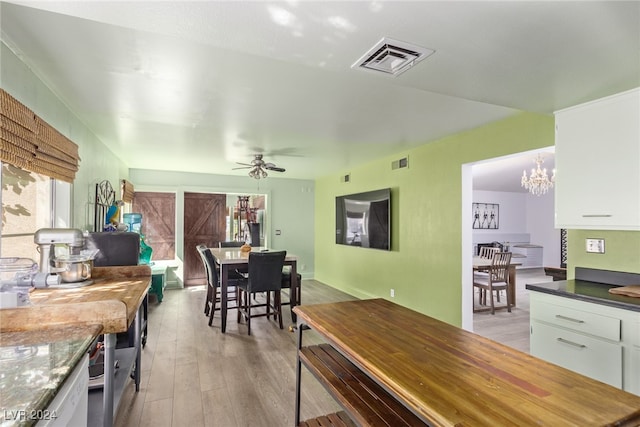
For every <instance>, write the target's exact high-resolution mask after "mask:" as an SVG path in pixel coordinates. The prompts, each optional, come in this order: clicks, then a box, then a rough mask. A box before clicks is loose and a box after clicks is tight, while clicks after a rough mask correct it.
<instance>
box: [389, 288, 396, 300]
mask: <svg viewBox="0 0 640 427" xmlns="http://www.w3.org/2000/svg"><path fill="white" fill-rule="evenodd" d="M390 293H391V298H395V297H396V290H395V289H391V292H390Z"/></svg>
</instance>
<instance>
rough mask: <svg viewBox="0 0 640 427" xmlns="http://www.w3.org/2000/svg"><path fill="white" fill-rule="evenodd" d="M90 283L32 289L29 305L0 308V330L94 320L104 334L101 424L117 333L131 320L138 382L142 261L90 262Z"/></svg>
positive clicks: (108, 418) (146, 273) (110, 406)
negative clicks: (109, 264)
mask: <svg viewBox="0 0 640 427" xmlns="http://www.w3.org/2000/svg"><path fill="white" fill-rule="evenodd" d="M91 279H92V280H93V281H94V283H93V284H91V285H88V286H83V287H79V288H72V289H60V288H58V289H51V288H49V289H36V290H34V291H33V292H31V293H30V300H31V305H29V306H26V307H18V308H12V309H3V310H0V332H19V331H33V330H38V329H42V328H51V327H56V326H70V325H71V326H73V325H77V326H84V325H99V326H101V327H102V333H103V334H105V336H104V349H105V355H104V361H105V362H104V363H105V372H104V377H105V381H104V395H103V396H104V401H103V407H102V410H101V412H103V414H102V415H103V418H102V423H101V424H102V425H104V426H107V427H110V426H111V425H112V424H113V415H114V408H115V409H117V401H116V404H115V405H114V389H113V378H114V375H115V368H114V363H115V346H116V334H117V333H119V332H126V331H127V330H128V329H129V326H130V325H132V324H135V328H136V333H135V341H136V343H135V345H134V347H135V349H136V350H135V351H136V355H135V366H136V371H135V384H136V390H138V389H139V385H140V349H141V345H140V335H141V328H142V325H141V317H142V316H141V313H140V311H141V306H142V302H143V300H144V298H145V296H146V295H147V291H148V289H149V286H150V283H151V268H150V267H149V266H147V265H139V266H126V267H95V268H94V269H93V270H92V273H91Z"/></svg>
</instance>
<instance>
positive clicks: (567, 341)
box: [556, 338, 587, 348]
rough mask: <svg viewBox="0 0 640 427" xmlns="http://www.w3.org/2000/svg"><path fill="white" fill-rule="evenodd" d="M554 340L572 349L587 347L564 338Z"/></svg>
mask: <svg viewBox="0 0 640 427" xmlns="http://www.w3.org/2000/svg"><path fill="white" fill-rule="evenodd" d="M556 340H557V341H558V342H561V343H564V344H569V345H572V346H574V347H578V348H587V346H586V345H584V344H578V343H575V342H573V341H569V340H565V339H564V338H556Z"/></svg>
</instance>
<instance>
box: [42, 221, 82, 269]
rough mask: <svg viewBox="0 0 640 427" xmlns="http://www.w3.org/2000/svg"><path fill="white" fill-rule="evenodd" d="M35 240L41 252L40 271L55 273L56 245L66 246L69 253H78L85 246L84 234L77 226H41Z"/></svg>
mask: <svg viewBox="0 0 640 427" xmlns="http://www.w3.org/2000/svg"><path fill="white" fill-rule="evenodd" d="M33 242H34V243H35V244H36V245H38V252H40V272H42V273H54V272H57V271H56V270H55V264H54V259H55V257H56V254H55V247H56V246H62V247H66V250H67V251H68V252H67V254H68V255H78V254H79V253H80V251H81V250H82V248H83V247H84V235H83V234H82V231H80V230H78V229H75V228H41V229H40V230H38V231H36V234H35V235H34V237H33Z"/></svg>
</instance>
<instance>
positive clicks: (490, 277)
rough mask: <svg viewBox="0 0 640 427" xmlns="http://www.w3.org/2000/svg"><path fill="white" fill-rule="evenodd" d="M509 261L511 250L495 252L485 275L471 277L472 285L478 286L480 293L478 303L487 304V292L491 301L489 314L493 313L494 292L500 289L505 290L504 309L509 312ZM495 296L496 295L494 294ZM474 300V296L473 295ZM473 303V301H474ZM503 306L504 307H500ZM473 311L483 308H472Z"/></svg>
mask: <svg viewBox="0 0 640 427" xmlns="http://www.w3.org/2000/svg"><path fill="white" fill-rule="evenodd" d="M510 263H511V252H496V253H495V254H493V259H492V260H491V265H490V266H489V267H488V269H487V277H474V279H473V287H474V289H475V288H478V289H479V290H480V293H479V294H478V304H479V305H486V304H487V295H486V294H487V293H488V294H489V299H490V302H491V309H490V310H491V314H495V309H496V306H495V302H494V292H496V293H498V292H500V291H505V292H506V294H507V296H506V298H505V300H506V309H507V311H508V312H509V313H511V302H510V301H511V295H510V290H509V264H510ZM496 298H497V296H496ZM474 300H475V297H474ZM474 305H475V301H474ZM501 308H504V307H501ZM473 311H474V313H476V312H478V311H485V310H479V309H478V310H476V309H475V308H474V310H473Z"/></svg>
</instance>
